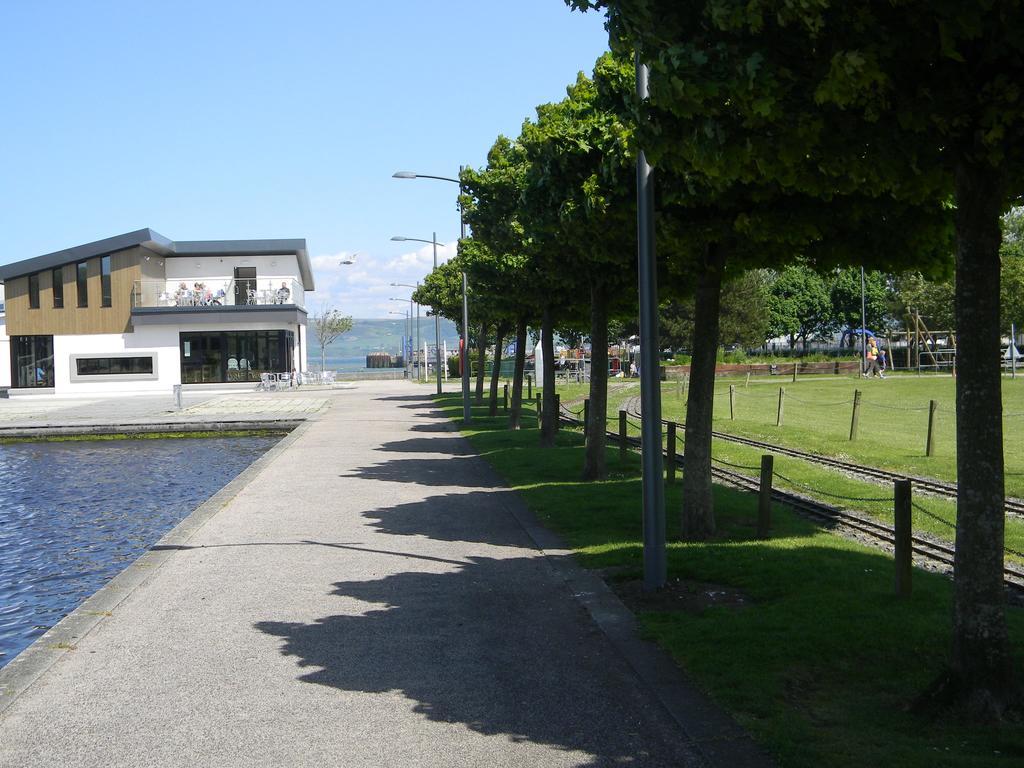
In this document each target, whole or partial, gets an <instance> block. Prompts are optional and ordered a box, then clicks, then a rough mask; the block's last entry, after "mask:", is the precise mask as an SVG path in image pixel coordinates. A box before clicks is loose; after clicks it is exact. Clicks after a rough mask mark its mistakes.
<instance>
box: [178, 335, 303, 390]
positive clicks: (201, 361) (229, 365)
mask: <svg viewBox="0 0 1024 768" xmlns="http://www.w3.org/2000/svg"><path fill="white" fill-rule="evenodd" d="M180 340H181V380H182V382H183V383H185V384H201V383H210V382H225V381H259V380H260V374H261V373H290V372H291V370H292V355H293V352H294V350H295V334H294V333H292V332H291V331H226V332H223V333H182V334H181V336H180Z"/></svg>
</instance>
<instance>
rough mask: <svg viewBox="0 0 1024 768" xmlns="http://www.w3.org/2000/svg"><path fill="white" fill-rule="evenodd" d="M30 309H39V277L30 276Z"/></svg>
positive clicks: (36, 275)
mask: <svg viewBox="0 0 1024 768" xmlns="http://www.w3.org/2000/svg"><path fill="white" fill-rule="evenodd" d="M28 308H29V309H39V275H38V274H35V275H29V276H28Z"/></svg>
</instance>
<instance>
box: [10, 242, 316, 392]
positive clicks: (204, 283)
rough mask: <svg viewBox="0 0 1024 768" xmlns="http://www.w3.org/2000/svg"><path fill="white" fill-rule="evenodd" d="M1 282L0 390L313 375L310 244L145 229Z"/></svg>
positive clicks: (68, 252)
mask: <svg viewBox="0 0 1024 768" xmlns="http://www.w3.org/2000/svg"><path fill="white" fill-rule="evenodd" d="M0 282H2V284H3V289H4V294H5V295H6V301H5V302H4V304H5V307H4V309H5V310H6V312H5V313H4V312H3V311H0V387H10V388H11V392H12V394H17V393H20V392H51V393H55V394H58V395H93V394H103V393H127V392H147V391H148V392H170V391H171V389H172V387H173V386H174V385H175V384H184V385H186V386H191V385H195V386H202V385H207V384H223V383H240V384H243V385H246V384H251V385H252V386H254V387H255V386H256V384H258V383H259V381H260V377H261V374H268V373H269V374H275V375H287V374H291V373H292V372H295V371H304V370H306V309H305V293H306V291H312V290H313V288H314V285H313V273H312V269H311V267H310V263H309V255H308V253H307V251H306V241H305V240H301V239H295V240H210V241H179V242H174V241H171V240H168V239H167V238H165V237H163V236H162V235H160V234H158V233H156V232H154V231H153V230H151V229H141V230H138V231H136V232H129V233H127V234H124V235H118V236H116V237H111V238H107V239H105V240H99V241H96V242H94V243H87V244H85V245H80V246H76V247H74V248H68V249H65V250H63V251H57V252H56V253H50V254H46V255H44V256H38V257H35V258H31V259H26V260H24V261H19V262H15V263H12V264H5V265H3V266H0ZM5 326H6V327H5Z"/></svg>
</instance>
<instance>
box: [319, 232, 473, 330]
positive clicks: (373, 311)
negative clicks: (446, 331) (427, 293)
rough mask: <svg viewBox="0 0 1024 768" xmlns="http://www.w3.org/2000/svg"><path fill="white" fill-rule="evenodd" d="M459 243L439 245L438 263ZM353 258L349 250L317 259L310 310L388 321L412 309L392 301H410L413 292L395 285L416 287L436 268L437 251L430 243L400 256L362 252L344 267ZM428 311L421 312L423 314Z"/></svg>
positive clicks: (450, 255) (452, 253)
mask: <svg viewBox="0 0 1024 768" xmlns="http://www.w3.org/2000/svg"><path fill="white" fill-rule="evenodd" d="M456 249H457V245H456V243H438V244H437V263H438V264H443V263H444V262H446V261H448V259H450V258H452V257H453V256H454V255H455V253H456ZM351 257H352V253H351V252H349V251H342V252H341V253H336V254H326V255H322V256H314V257H313V258H312V259H311V262H312V265H313V277H314V280H315V281H316V291H315V292H312V293H307V294H306V307H307V309H308V310H309V311H310V312H311V313H312V312H316V311H318V310H319V309H320V307H322V306H323V307H330V308H336V309H340V310H341V311H342V312H344V313H345V314H347V315H352V316H353V317H361V318H386V317H389V315H388V312H393V311H402V310H405V309H408V306H409V305H408V304H404V305H403V304H400V303H399V302H395V301H389V299H390V298H391V297H395V298H400V299H407V298H408V297H409V295H410V294H411V293H412V289H410V288H404V287H398V286H392V285H391V283H407V284H409V285H415V284H416V282H417V281H421V282H422V280H423V278H424V276H425V275H426V274H428V273H429V272H430V271H431V270H432V269H433V267H434V249H433V246H432V245H431V244H429V243H427V244H424V245H423V247H422V248H418V249H416V250H414V251H408V252H406V253H402V254H400V255H398V256H380V255H375V254H372V253H366V252H359V253H358V254H356V256H355V259H354V261H355V263H354V264H342V263H341V262H342V261H343V260H347V259H349V258H351ZM422 314H425V310H422V309H421V315H422Z"/></svg>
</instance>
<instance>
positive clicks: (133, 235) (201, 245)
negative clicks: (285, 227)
mask: <svg viewBox="0 0 1024 768" xmlns="http://www.w3.org/2000/svg"><path fill="white" fill-rule="evenodd" d="M139 245H141V246H144V247H146V248H148V249H149V250H151V251H156V252H157V253H162V254H164V255H165V256H241V255H251V256H277V255H285V254H294V255H295V257H296V259H297V260H298V262H299V276H300V277H301V278H302V287H303V288H304V289H305V290H307V291H312V290H314V283H313V268H312V265H311V264H310V261H309V253H308V251H307V250H306V241H305V239H303V238H294V239H283V240H179V241H174V240H169V239H167V238H166V237H164V236H163V235H161V234H160V233H159V232H156V231H154V230H152V229H149V228H148V227H147V228H145V229H137V230H135V231H134V232H126V233H124V234H123V235H115V236H114V237H107V238H104V239H103V240H96V241H95V242H92V243H86V244H84V245H76V246H74V247H73V248H65V249H64V250H62V251H54V252H53V253H47V254H45V255H43V256H36V257H34V258H31V259H24V260H22V261H15V262H12V263H10V264H4V265H2V266H0V282H3V281H5V280H10V279H11V278H15V277H21V276H22V275H28V274H32V273H34V272H43V271H45V270H47V269H54V268H56V267H61V266H64V265H65V264H74V263H75V262H79V261H83V260H85V259H89V258H92V257H93V256H101V255H103V254H107V253H113V252H115V251H123V250H125V249H126V248H134V247H136V246H139Z"/></svg>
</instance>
